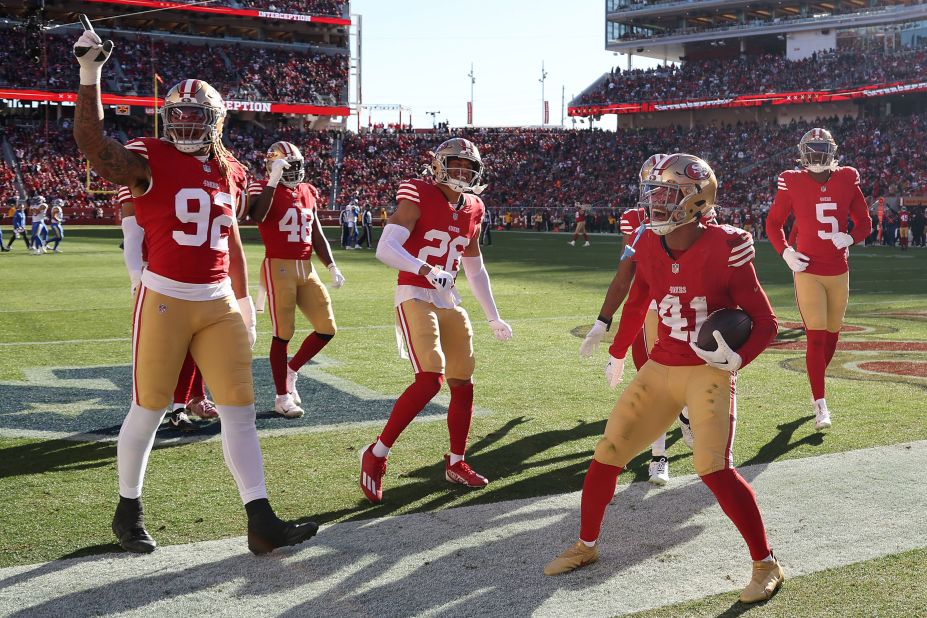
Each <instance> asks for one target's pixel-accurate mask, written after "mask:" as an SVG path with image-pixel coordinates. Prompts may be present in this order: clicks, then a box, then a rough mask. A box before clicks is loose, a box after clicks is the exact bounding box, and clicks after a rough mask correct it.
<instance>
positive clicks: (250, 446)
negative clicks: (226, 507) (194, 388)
mask: <svg viewBox="0 0 927 618" xmlns="http://www.w3.org/2000/svg"><path fill="white" fill-rule="evenodd" d="M216 408H217V409H218V410H219V420H220V421H221V424H222V425H221V427H222V453H223V454H224V455H225V465H226V466H228V469H229V472H231V473H232V476H233V477H234V478H235V484H236V485H238V493H239V494H240V495H241V501H242V502H243V503H245V504H247V503H249V502H251V501H252V500H258V499H260V498H266V497H267V486H266V485H265V484H264V459H263V457H262V456H261V443H260V442H259V441H258V435H257V427H256V426H255V424H254V419H255V412H254V404H251V405H248V406H223V405H217V406H216Z"/></svg>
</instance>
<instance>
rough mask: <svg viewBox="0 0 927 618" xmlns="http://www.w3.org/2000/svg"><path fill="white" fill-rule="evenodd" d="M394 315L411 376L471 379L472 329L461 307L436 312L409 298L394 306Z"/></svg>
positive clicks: (473, 365) (430, 307) (474, 361)
mask: <svg viewBox="0 0 927 618" xmlns="http://www.w3.org/2000/svg"><path fill="white" fill-rule="evenodd" d="M396 314H397V319H398V320H399V327H400V329H401V330H402V335H403V339H405V343H406V347H407V348H408V349H409V359H410V360H411V361H412V368H413V370H414V371H415V373H421V372H423V371H430V372H434V373H443V374H445V375H446V376H447V377H448V378H450V379H452V380H453V379H456V380H469V379H470V378H471V377H472V376H473V369H474V367H475V366H476V360H475V359H474V357H473V327H472V326H470V317H469V316H468V315H467V311H466V310H465V309H464V308H463V307H459V306H458V307H454V308H453V309H440V308H438V307H435V306H434V305H433V304H431V303H429V302H425V301H423V300H415V299H413V300H407V301H405V302H403V303H402V304H401V305H399V306H398V307H396Z"/></svg>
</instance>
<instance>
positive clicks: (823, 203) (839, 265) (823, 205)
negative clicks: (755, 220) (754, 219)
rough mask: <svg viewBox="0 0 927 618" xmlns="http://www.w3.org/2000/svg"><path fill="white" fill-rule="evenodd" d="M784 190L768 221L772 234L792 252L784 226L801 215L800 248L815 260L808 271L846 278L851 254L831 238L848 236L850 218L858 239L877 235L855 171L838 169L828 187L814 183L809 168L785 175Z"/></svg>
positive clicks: (781, 187)
mask: <svg viewBox="0 0 927 618" xmlns="http://www.w3.org/2000/svg"><path fill="white" fill-rule="evenodd" d="M777 186H778V190H777V191H776V198H775V200H773V205H772V207H771V208H770V209H769V216H768V217H767V218H766V235H767V236H768V237H769V242H770V243H772V246H773V247H775V249H776V251H778V252H779V253H780V254H781V253H782V252H783V251H784V250H785V248H786V241H785V234H784V233H783V231H782V226H783V224H784V223H785V220H786V218H787V217H788V216H789V213H792V214H793V215H794V216H795V226H794V227H795V229H796V230H797V232H798V246H797V247H795V250H796V251H798V252H799V253H804V254H805V255H807V256H808V257H809V258H811V259H810V261H809V263H808V268H807V269H806V270H805V272H807V273H810V274H812V275H842V274H843V273H845V272H846V271H847V269H848V266H847V253H848V252H847V250H846V249H838V248H837V247H835V246H834V243H833V241H832V240H831V239H832V238H833V237H834V234H836V233H838V232H843V233H846V231H847V219H848V218H852V219H853V234H852V235H853V241H854V242H860V241H862V240H864V239H865V238H866V237H867V236H869V234H870V233H872V220H871V219H870V218H869V211H868V208H867V206H866V198H865V197H863V192H862V191H861V190H860V188H859V172H857V171H856V168H854V167H838V168H837V169H836V170H834V171H833V173H832V174H831V175H830V178H828V179H827V182H825V183H823V184H822V183H819V182H817V181H816V180H814V179H813V178H812V177H811V175H810V174H809V173H808V172H807V171H806V170H789V171H786V172H782V173H781V174H780V175H779V180H778V181H777Z"/></svg>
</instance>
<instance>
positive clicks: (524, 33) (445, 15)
mask: <svg viewBox="0 0 927 618" xmlns="http://www.w3.org/2000/svg"><path fill="white" fill-rule="evenodd" d="M351 10H352V12H353V13H357V14H360V15H362V16H363V22H362V24H363V25H362V28H363V51H362V53H363V66H362V82H363V102H364V103H365V104H391V103H398V104H402V105H406V106H408V107H411V108H412V118H413V122H414V124H415V126H417V127H430V126H431V125H432V117H431V116H430V115H428V114H427V112H429V111H440V112H441V114H439V115H438V118H439V119H441V120H444V119H446V120H447V121H448V122H449V123H450V124H451V126H463V125H465V124H466V120H467V101H469V99H470V78H469V77H467V74H468V73H469V72H470V63H471V62H472V63H473V66H474V73H475V75H476V84H475V86H474V123H475V124H476V125H481V126H514V125H522V126H523V125H538V124H540V122H541V113H542V112H541V110H542V106H541V84H540V82H539V81H538V80H539V79H540V77H541V61H544V67H545V70H546V71H547V79H546V81H545V98H546V99H547V100H548V101H549V102H550V121H551V123H552V124H558V125H559V124H560V110H561V92H562V90H561V89H562V88H563V87H565V89H566V103H567V104H569V101H570V99H571V98H572V96H573V95H574V94H579V92H581V91H582V90H583V89H584V88H585V87H586V86H588V85H589V84H590V83H591V82H592V81H593V80H595V79H596V78H597V77H598V76H600V75H601V74H602V73H604V72H606V71H608V70H609V69H611V68H612V67H613V66H616V65H620V66H621V67H625V66H627V58H626V57H625V56H616V55H613V54H612V53H611V52H607V51H605V40H604V31H605V3H604V1H603V0H579V1H578V2H563V1H562V0H530V1H529V0H496V1H491V0H469V1H468V2H442V1H440V0H427V1H426V0H395V1H392V2H389V1H386V0H352V2H351ZM651 64H652V61H647V60H641V61H640V62H638V59H635V64H634V66H650V65H651ZM351 98H352V101H353V100H354V91H353V90H352V93H351ZM373 118H374V122H395V121H396V119H397V113H396V112H383V111H380V112H374V117H373ZM403 120H404V121H405V117H404V118H403ZM613 120H614V119H613V118H611V122H608V121H606V122H605V123H604V125H605V126H610V127H613V126H614V121H613ZM362 122H363V124H365V125H366V124H367V114H366V113H365V114H364V115H363V117H362ZM355 123H356V119H353V118H352V121H351V124H352V127H353V126H356V124H355ZM566 123H567V125H568V126H572V124H571V121H570V119H569V117H568V116H567V117H566Z"/></svg>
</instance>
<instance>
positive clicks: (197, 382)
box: [187, 365, 206, 401]
mask: <svg viewBox="0 0 927 618" xmlns="http://www.w3.org/2000/svg"><path fill="white" fill-rule="evenodd" d="M205 397H206V389H205V388H203V372H202V371H200V368H199V367H197V366H196V365H193V381H192V382H191V383H190V394H189V395H188V396H187V401H190V400H191V399H203V398H205Z"/></svg>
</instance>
